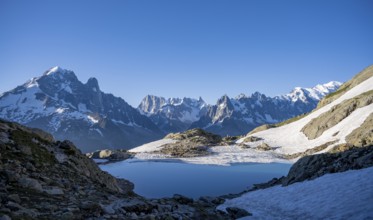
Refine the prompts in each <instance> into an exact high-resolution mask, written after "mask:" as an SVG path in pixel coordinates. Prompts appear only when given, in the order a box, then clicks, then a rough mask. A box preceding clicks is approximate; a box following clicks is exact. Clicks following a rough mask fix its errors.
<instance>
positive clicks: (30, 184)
mask: <svg viewBox="0 0 373 220" xmlns="http://www.w3.org/2000/svg"><path fill="white" fill-rule="evenodd" d="M18 183H19V184H20V185H21V186H22V187H25V188H29V189H34V190H36V191H39V192H42V191H43V187H42V186H41V184H40V183H39V181H37V180H36V179H33V178H28V177H21V178H20V179H19V180H18Z"/></svg>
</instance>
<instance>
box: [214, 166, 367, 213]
mask: <svg viewBox="0 0 373 220" xmlns="http://www.w3.org/2000/svg"><path fill="white" fill-rule="evenodd" d="M372 182H373V167H370V168H366V169H362V170H351V171H347V172H343V173H335V174H327V175H324V176H322V177H319V178H317V179H314V180H310V181H304V182H300V183H294V184H292V185H289V186H286V187H282V186H275V187H271V188H267V189H262V190H256V191H253V192H249V193H246V194H243V195H242V196H241V197H238V198H235V199H232V200H227V201H226V202H225V203H224V204H222V205H220V206H218V208H217V209H219V210H222V211H225V209H226V208H227V207H238V208H242V209H245V210H247V211H249V212H251V213H252V214H253V216H250V217H244V218H241V219H372V218H373V209H372V204H373V185H372Z"/></svg>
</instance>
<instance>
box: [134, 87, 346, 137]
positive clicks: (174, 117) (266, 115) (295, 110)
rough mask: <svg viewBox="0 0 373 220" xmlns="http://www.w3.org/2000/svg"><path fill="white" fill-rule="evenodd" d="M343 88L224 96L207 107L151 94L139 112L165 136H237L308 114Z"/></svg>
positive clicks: (203, 103) (192, 101)
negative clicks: (197, 131)
mask: <svg viewBox="0 0 373 220" xmlns="http://www.w3.org/2000/svg"><path fill="white" fill-rule="evenodd" d="M340 85H341V83H340V82H336V81H332V82H329V83H326V84H322V85H317V86H315V87H313V88H301V87H296V88H295V89H294V90H292V91H291V92H290V93H288V94H286V95H281V96H275V97H268V96H266V95H264V94H262V93H259V92H255V93H253V94H252V95H250V96H246V95H244V94H241V95H239V96H238V97H236V98H229V97H228V96H227V95H224V96H222V97H221V98H220V99H219V100H218V101H217V103H216V104H215V105H208V104H206V103H205V102H204V101H203V100H202V98H199V99H198V100H197V99H191V98H183V99H178V98H170V99H165V98H163V97H157V96H151V95H148V96H146V97H145V98H144V99H143V100H142V102H141V104H140V105H139V106H138V110H139V111H140V112H141V113H142V114H144V115H146V116H148V117H149V118H150V119H151V120H152V121H153V122H154V123H155V124H156V125H157V126H158V127H159V128H160V129H161V130H162V131H163V132H165V133H171V132H181V131H185V130H186V129H192V128H202V129H204V130H206V131H209V132H213V133H216V134H219V135H223V136H226V135H230V136H235V135H243V134H246V133H247V132H249V131H250V130H252V129H254V128H255V127H257V126H260V125H262V124H273V123H278V122H281V121H284V120H287V119H289V118H292V117H294V116H298V115H301V114H304V113H308V112H310V111H312V110H313V109H314V108H315V107H316V106H317V103H318V102H319V101H320V100H321V99H322V98H323V97H324V96H326V95H327V94H329V93H331V92H334V91H336V90H337V89H338V88H339V86H340Z"/></svg>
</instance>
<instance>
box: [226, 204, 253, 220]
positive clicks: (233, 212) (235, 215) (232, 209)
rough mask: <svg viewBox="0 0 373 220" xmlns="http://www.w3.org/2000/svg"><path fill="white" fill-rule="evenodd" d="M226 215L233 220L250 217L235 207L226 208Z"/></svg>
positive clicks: (248, 213) (243, 210)
mask: <svg viewBox="0 0 373 220" xmlns="http://www.w3.org/2000/svg"><path fill="white" fill-rule="evenodd" d="M226 210H227V212H228V214H230V216H232V217H233V218H235V219H236V218H242V217H245V216H251V215H252V214H251V213H250V212H248V211H246V210H245V209H241V208H237V207H227V208H226Z"/></svg>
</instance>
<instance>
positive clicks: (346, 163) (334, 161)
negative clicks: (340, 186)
mask: <svg viewBox="0 0 373 220" xmlns="http://www.w3.org/2000/svg"><path fill="white" fill-rule="evenodd" d="M370 166H373V146H368V147H363V148H352V149H350V150H347V151H344V152H340V153H334V154H333V153H324V154H316V155H312V156H306V157H303V158H301V159H299V160H298V161H297V162H296V163H295V164H294V165H293V166H292V167H291V169H290V171H289V174H288V175H287V176H286V177H285V179H284V180H283V181H282V185H284V186H287V185H289V184H292V183H295V182H301V181H304V180H311V179H315V178H317V177H320V176H322V175H325V174H327V173H338V172H344V171H347V170H352V169H362V168H366V167H370Z"/></svg>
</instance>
